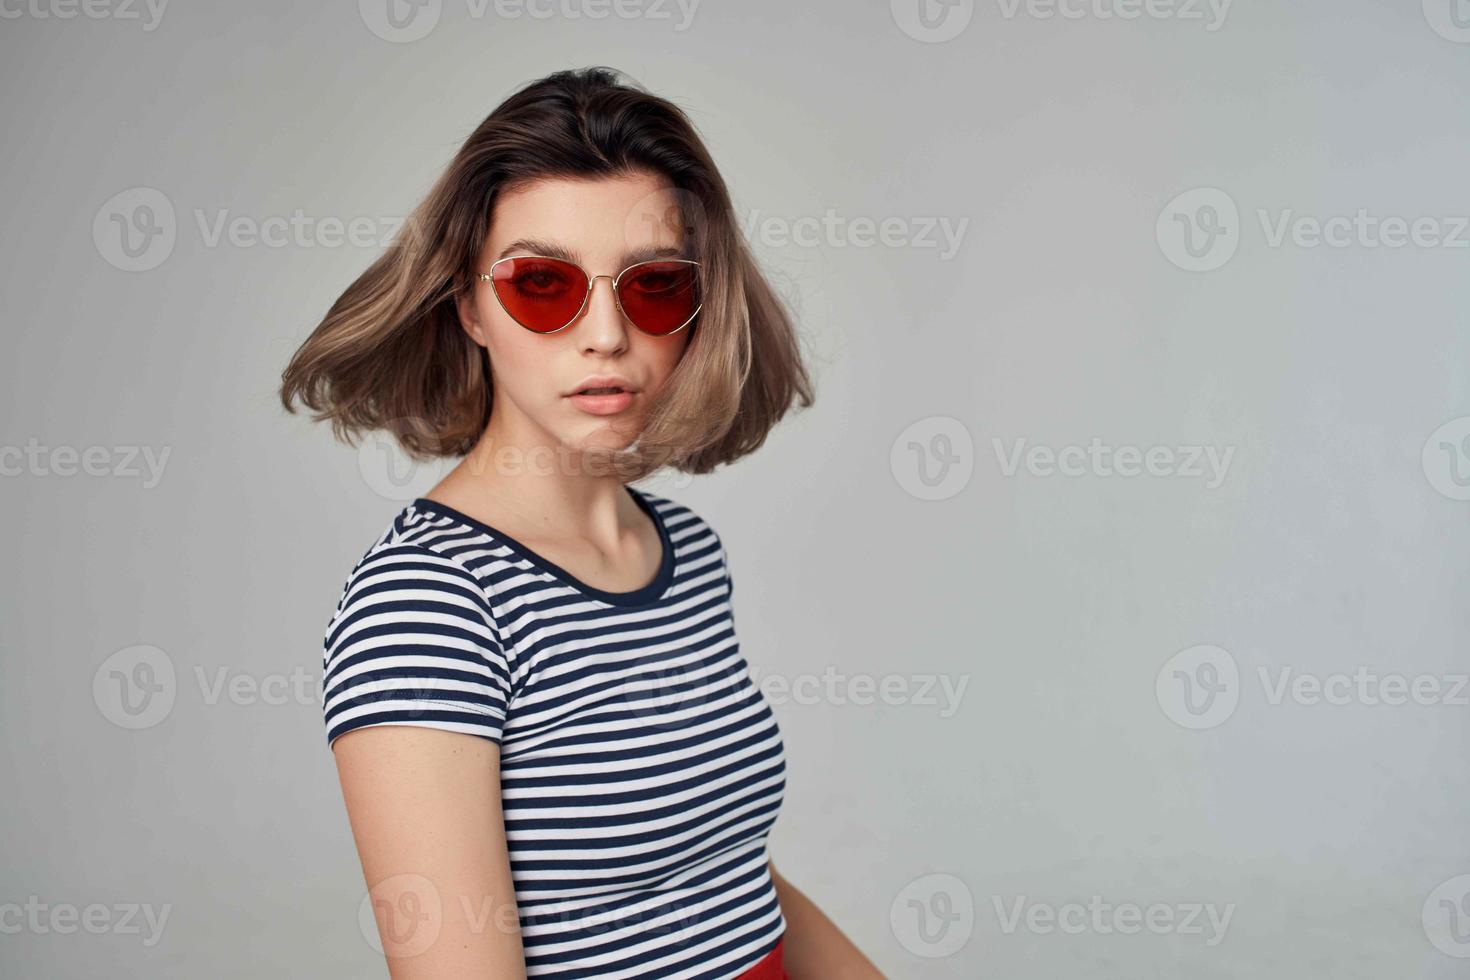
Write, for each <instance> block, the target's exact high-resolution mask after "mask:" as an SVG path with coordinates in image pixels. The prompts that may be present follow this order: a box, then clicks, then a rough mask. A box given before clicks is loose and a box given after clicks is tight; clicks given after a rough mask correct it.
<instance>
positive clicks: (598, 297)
mask: <svg viewBox="0 0 1470 980" xmlns="http://www.w3.org/2000/svg"><path fill="white" fill-rule="evenodd" d="M599 279H606V280H607V288H606V289H598V288H597V281H598V280H599ZM588 286H589V288H590V289H591V295H589V296H588V297H587V308H586V309H585V310H583V311H582V317H581V322H580V323H578V324H576V325H575V327H574V328H573V329H575V330H577V331H578V332H579V334H580V337H579V339H580V340H581V341H582V342H583V343H585V344H586V345H587V348H588V349H589V350H597V351H601V352H603V353H616V352H617V351H620V350H622V348H623V347H624V346H625V345H626V344H627V342H628V325H627V324H626V323H625V322H624V321H623V311H622V310H620V309H618V302H617V294H616V293H614V292H613V277H612V276H593V277H592V278H591V280H590V281H589V283H588Z"/></svg>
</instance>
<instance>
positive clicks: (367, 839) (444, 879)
mask: <svg viewBox="0 0 1470 980" xmlns="http://www.w3.org/2000/svg"><path fill="white" fill-rule="evenodd" d="M323 662H324V666H325V676H324V681H323V710H324V716H325V720H326V724H327V731H328V738H329V742H330V744H331V747H332V752H333V755H334V756H335V758H336V763H337V772H338V777H339V779H340V780H341V784H342V795H343V800H344V802H345V803H346V806H347V815H348V819H349V821H350V823H351V825H352V834H353V839H354V840H355V842H356V844H357V850H358V855H359V857H360V858H361V860H362V866H363V873H364V876H365V877H366V879H367V883H368V887H369V891H370V893H371V896H372V908H373V912H374V916H375V918H376V920H377V926H378V931H379V935H380V937H381V939H382V944H383V952H384V954H385V955H386V956H387V958H388V964H389V970H390V973H391V975H392V976H393V978H394V980H421V978H427V977H434V978H440V977H484V976H496V977H511V978H516V977H524V976H525V965H524V960H523V954H522V949H521V941H520V931H519V924H520V923H519V917H518V914H517V910H516V899H515V888H514V882H513V879H512V875H511V869H510V861H509V857H508V853H507V847H506V840H505V827H504V818H503V815H502V813H501V802H500V740H501V736H502V733H503V728H504V724H505V717H506V709H507V705H508V702H509V696H510V665H509V663H508V661H507V659H506V657H505V655H504V653H503V651H502V649H501V647H500V644H499V640H498V634H497V632H496V630H495V628H494V624H493V620H492V614H491V611H490V609H489V606H488V604H487V602H486V600H485V597H484V594H483V592H482V591H481V589H480V587H479V584H478V582H476V580H475V578H474V576H473V575H471V574H470V572H469V571H468V570H467V569H466V568H464V567H463V566H462V565H460V564H459V563H458V562H457V561H455V560H454V559H453V558H451V557H449V556H446V555H440V554H438V553H436V552H433V551H430V550H429V549H426V548H422V547H418V546H393V547H389V548H385V549H382V550H381V551H375V552H373V553H371V554H370V555H369V556H367V557H366V558H365V559H364V560H363V562H361V563H360V564H359V565H358V567H357V568H355V569H354V570H353V573H352V576H351V577H350V578H349V580H348V582H347V585H346V587H345V588H344V590H343V595H342V601H341V602H340V603H339V604H338V607H337V612H336V614H335V615H334V616H333V618H332V621H331V623H330V624H329V626H328V628H327V634H326V638H325V642H324V657H323Z"/></svg>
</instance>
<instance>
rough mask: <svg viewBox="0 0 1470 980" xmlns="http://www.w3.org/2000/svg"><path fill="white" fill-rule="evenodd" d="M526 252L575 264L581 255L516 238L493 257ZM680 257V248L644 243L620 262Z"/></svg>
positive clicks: (566, 249) (497, 259) (578, 261)
mask: <svg viewBox="0 0 1470 980" xmlns="http://www.w3.org/2000/svg"><path fill="white" fill-rule="evenodd" d="M528 253H529V254H532V255H549V256H551V257H552V258H554V259H561V260H563V261H565V262H574V263H576V264H577V265H581V264H582V259H581V257H580V256H579V255H577V253H576V252H575V251H574V250H572V249H570V248H567V247H566V246H565V245H561V244H558V243H557V242H551V241H543V240H542V239H539V238H517V239H516V240H515V241H513V242H511V243H510V244H509V245H507V246H505V248H504V250H503V251H501V253H500V254H499V255H497V256H496V257H495V261H497V262H499V261H500V260H501V259H503V258H505V257H507V256H510V255H525V254H528ZM682 258H687V256H686V255H685V254H684V250H683V249H681V248H675V247H673V246H672V245H664V246H659V245H644V246H642V247H641V248H635V249H630V250H628V251H626V252H624V253H623V258H622V263H623V268H627V267H628V266H630V265H635V264H637V263H639V262H650V261H652V260H653V259H682Z"/></svg>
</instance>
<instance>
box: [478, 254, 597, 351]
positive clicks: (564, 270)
mask: <svg viewBox="0 0 1470 980" xmlns="http://www.w3.org/2000/svg"><path fill="white" fill-rule="evenodd" d="M491 273H492V278H493V280H494V286H495V295H496V296H497V297H498V298H499V299H500V305H501V306H504V307H505V312H507V313H509V314H510V315H511V316H512V317H513V318H514V319H515V321H516V322H517V323H519V324H520V325H521V326H523V327H525V328H526V329H527V330H534V331H536V332H537V333H551V332H553V331H556V330H560V329H561V328H562V327H564V326H566V325H567V324H569V323H571V322H572V318H573V317H575V316H576V315H577V311H578V310H580V309H581V308H582V301H583V300H585V299H586V298H587V277H586V275H584V274H583V272H582V270H581V269H579V268H577V267H576V266H574V265H572V264H571V263H570V262H563V261H561V260H560V259H549V258H543V257H540V256H536V257H531V258H513V259H502V260H501V261H500V262H497V263H496V264H495V268H494V269H492V270H491Z"/></svg>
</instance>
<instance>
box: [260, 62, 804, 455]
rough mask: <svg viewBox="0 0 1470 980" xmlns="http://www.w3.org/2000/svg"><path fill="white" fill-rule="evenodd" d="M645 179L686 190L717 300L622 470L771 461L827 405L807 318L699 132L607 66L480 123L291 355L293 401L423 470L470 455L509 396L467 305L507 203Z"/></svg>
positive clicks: (579, 72)
mask: <svg viewBox="0 0 1470 980" xmlns="http://www.w3.org/2000/svg"><path fill="white" fill-rule="evenodd" d="M644 171H646V172H652V173H656V174H662V175H663V176H665V177H666V178H667V179H668V180H669V181H670V182H671V183H672V185H673V187H674V188H675V191H674V196H675V199H676V200H677V201H678V202H679V212H680V213H679V214H678V215H676V216H673V219H674V220H678V221H681V222H682V224H683V229H684V232H685V236H686V237H685V245H686V247H687V248H689V249H690V254H691V255H692V256H693V257H694V258H696V259H698V260H699V262H700V263H701V274H702V279H701V290H702V300H703V306H702V308H701V310H700V312H699V314H698V316H697V318H696V319H695V321H694V322H693V323H692V324H690V326H689V327H688V328H686V329H688V330H690V331H691V333H690V337H689V342H688V345H687V347H686V348H685V350H684V353H683V355H682V356H681V358H680V361H679V364H678V365H677V367H676V368H675V369H674V371H673V373H672V374H670V376H669V378H668V379H667V380H666V382H665V383H664V385H663V386H662V387H661V389H660V390H659V391H658V393H657V394H656V395H655V397H654V399H653V401H652V402H651V404H650V406H649V410H648V414H647V416H646V418H645V420H644V424H643V426H642V429H641V430H640V432H639V433H638V436H637V439H636V440H635V441H634V443H633V444H632V445H630V446H629V447H627V448H626V449H624V450H620V451H617V452H616V453H614V462H615V465H616V466H617V468H618V470H619V472H620V473H621V474H622V475H623V477H624V480H625V482H631V481H633V480H637V479H640V478H642V477H643V476H646V475H648V474H649V473H652V472H654V471H655V470H657V469H659V468H660V467H661V466H664V465H669V466H673V467H674V468H676V469H679V470H682V471H684V472H686V473H708V472H709V471H711V470H713V469H714V468H715V467H717V466H719V465H720V464H722V463H729V462H732V461H734V460H736V459H738V458H740V457H741V456H743V455H745V454H747V453H750V452H752V451H754V450H755V449H757V448H758V447H759V446H760V445H761V444H762V443H763V442H764V441H765V439H766V435H767V434H768V433H769V431H770V430H771V428H772V427H774V426H775V424H776V423H777V422H778V421H779V420H780V419H781V417H782V416H783V415H784V414H785V413H786V412H787V411H788V410H789V409H790V407H791V405H792V403H793V401H796V400H798V399H799V400H800V404H801V405H802V406H803V407H806V406H809V405H811V404H812V400H813V394H812V385H811V380H810V378H809V377H808V375H807V372H806V369H805V367H804V366H803V364H802V358H801V354H800V351H799V344H798V339H797V335H796V331H795V329H794V327H793V323H792V318H791V316H790V315H789V313H788V312H787V310H786V309H785V307H784V305H783V304H782V302H781V300H780V298H779V297H778V296H777V295H776V293H775V291H774V290H773V289H772V288H771V286H770V284H769V283H768V282H767V281H766V279H765V277H764V276H763V275H762V274H761V272H760V270H759V269H758V268H757V265H756V263H755V260H754V258H753V257H752V256H751V254H750V250H749V248H748V246H747V245H746V243H745V240H744V238H743V237H742V235H741V234H740V231H739V227H738V225H737V223H736V222H735V220H734V217H733V206H732V204H731V201H730V195H729V192H728V190H727V189H726V187H725V182H724V179H723V178H722V177H721V176H720V174H719V171H718V170H716V168H715V165H714V162H713V160H712V159H711V157H710V154H709V151H708V150H707V149H706V148H705V146H704V144H703V142H702V141H701V139H700V137H699V135H698V134H697V132H696V131H695V129H694V126H693V124H692V123H691V122H690V121H689V119H688V118H687V117H686V116H685V114H684V112H683V111H682V110H681V109H679V108H678V107H677V106H675V105H674V104H673V103H671V102H669V101H667V100H665V99H663V98H660V97H658V96H656V95H653V94H651V93H649V92H647V91H646V90H644V89H642V88H640V87H638V86H636V85H633V84H626V83H623V82H620V81H619V80H618V73H617V72H615V71H614V70H613V69H610V68H605V67H592V68H583V69H576V70H566V71H558V72H555V73H553V74H551V75H548V76H546V77H545V78H542V79H540V80H538V81H535V82H533V83H531V84H530V85H527V86H526V87H524V88H522V89H521V90H520V91H518V92H516V93H515V94H513V95H511V96H510V97H509V98H508V99H506V100H505V101H504V102H503V103H501V104H500V106H499V107H498V108H496V109H495V111H493V112H492V113H490V115H489V116H487V117H486V118H485V120H484V121H483V122H481V123H480V125H479V126H478V127H477V128H476V129H475V131H474V132H473V133H472V134H470V136H469V138H468V139H467V140H465V142H464V145H463V146H462V147H460V149H459V151H458V152H457V153H456V154H455V156H454V158H453V160H452V161H451V162H450V163H449V165H448V167H447V168H446V169H445V170H444V172H443V174H442V175H441V176H440V177H439V178H438V180H437V181H436V182H435V184H434V186H433V188H432V189H431V190H430V192H429V194H428V196H427V197H426V198H425V199H424V200H423V201H422V202H421V203H420V204H419V205H418V206H417V207H416V208H415V209H414V210H413V212H412V213H411V214H410V215H409V216H408V217H407V218H406V219H405V221H404V223H403V225H402V226H401V228H400V230H399V233H398V234H397V235H396V236H395V239H394V241H393V242H392V243H391V244H390V245H389V246H388V247H387V248H386V249H385V250H384V252H383V254H382V255H380V256H379V257H378V258H377V259H376V260H375V261H374V262H373V263H372V264H371V265H370V266H369V267H368V269H367V271H365V272H363V273H362V275H360V276H359V277H358V278H357V279H356V281H354V282H353V283H352V284H351V285H350V286H348V287H347V289H346V290H345V291H344V292H343V293H342V295H341V296H339V297H338V298H337V300H336V301H335V302H334V303H333V304H332V306H331V308H330V309H329V310H328V311H327V314H326V316H325V317H324V318H323V319H322V321H321V322H320V323H319V324H318V325H317V327H316V328H315V329H314V330H313V331H312V332H311V335H310V336H308V337H307V338H306V340H305V341H304V342H303V343H302V344H301V346H300V348H298V349H297V351H296V352H295V354H294V355H293V356H292V357H291V360H290V363H289V364H288V365H287V366H286V368H285V370H284V371H283V372H282V375H281V389H280V397H281V404H282V405H283V406H284V407H285V409H286V411H287V412H291V413H294V412H295V411H296V408H295V404H294V403H295V402H296V401H297V400H299V401H300V402H301V403H302V404H303V405H305V406H306V407H307V408H309V409H311V410H312V411H313V412H314V413H315V414H314V419H313V420H314V421H323V420H326V419H330V420H331V422H332V431H333V434H334V435H335V436H336V437H337V438H338V439H340V440H343V441H345V442H346V443H348V444H349V445H356V443H357V440H358V439H359V438H360V437H361V436H362V435H363V434H364V433H365V432H369V431H374V430H386V431H389V432H391V433H392V435H393V437H394V438H395V439H396V441H397V442H398V444H399V445H400V446H401V447H402V448H403V451H404V452H405V453H406V454H407V455H408V456H409V457H410V458H411V459H415V460H419V461H425V460H429V459H434V458H442V457H451V456H464V455H466V454H468V453H469V452H470V450H471V449H473V448H474V445H475V443H476V442H477V441H478V439H479V438H480V436H481V434H482V433H483V432H484V429H485V426H486V425H487V424H488V422H489V421H490V413H491V410H492V408H493V406H494V392H493V391H492V390H491V374H490V366H489V360H488V357H489V355H488V352H487V351H486V350H485V348H483V347H481V346H480V345H479V344H477V343H475V342H474V340H472V339H471V338H470V337H469V336H468V335H467V334H466V332H465V331H464V329H463V328H462V327H461V326H460V321H459V316H458V312H457V310H456V306H455V298H456V296H458V295H459V294H460V293H461V292H462V291H464V290H469V289H473V288H474V287H475V277H476V272H477V267H476V260H477V259H478V258H479V253H480V250H481V249H482V248H483V246H484V242H485V239H486V238H487V236H488V234H489V227H490V215H491V210H492V208H493V206H494V204H495V200H496V195H497V194H498V193H499V192H501V191H502V190H506V189H509V188H512V187H517V186H520V185H522V184H524V183H527V182H531V181H535V180H539V179H548V178H552V179H554V178H572V179H578V178H580V179H588V178H602V177H617V176H624V175H630V174H634V173H637V172H644Z"/></svg>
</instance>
